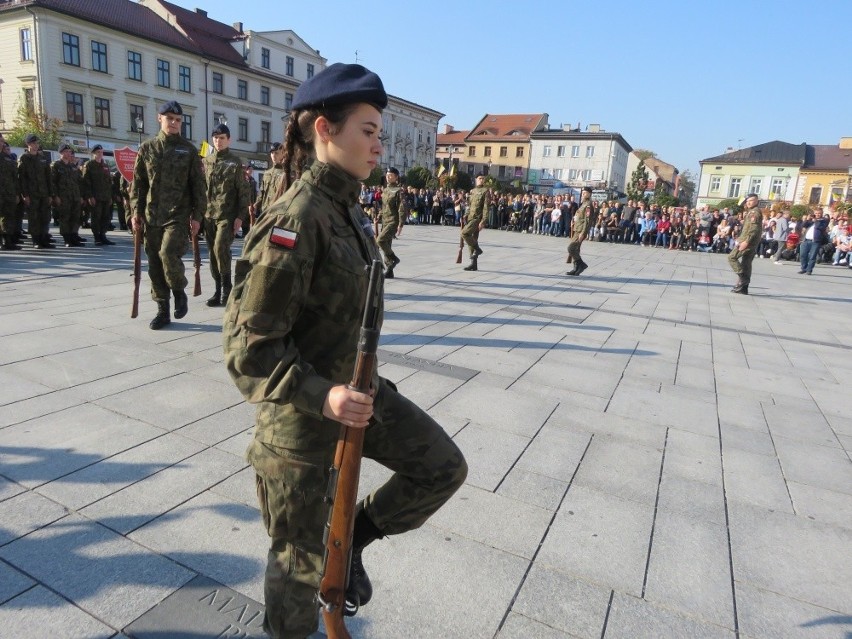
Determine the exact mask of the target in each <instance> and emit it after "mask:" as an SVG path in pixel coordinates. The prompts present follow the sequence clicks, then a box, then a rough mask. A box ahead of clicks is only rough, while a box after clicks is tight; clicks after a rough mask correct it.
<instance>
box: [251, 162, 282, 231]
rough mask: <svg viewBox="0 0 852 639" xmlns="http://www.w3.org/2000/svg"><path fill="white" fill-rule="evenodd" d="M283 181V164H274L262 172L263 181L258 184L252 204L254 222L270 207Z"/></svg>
mask: <svg viewBox="0 0 852 639" xmlns="http://www.w3.org/2000/svg"><path fill="white" fill-rule="evenodd" d="M283 181H284V165H283V164H274V165H272V167H271V168H269V169H267V170H266V171H265V172H264V174H263V180H261V182H260V192H259V193H258V194H257V200H256V201H255V203H254V205H255V208H256V209H257V214H256V215H255V220H257V219H259V218H260V216H261V215H263V214H264V213H265V212H266V211H268V210H269V208H270V207H271V206H272V203H273V202H274V201H275V200H276V198H277V196H278V188H279V187H280V186H281V182H283Z"/></svg>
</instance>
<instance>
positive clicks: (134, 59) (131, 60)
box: [127, 51, 142, 82]
mask: <svg viewBox="0 0 852 639" xmlns="http://www.w3.org/2000/svg"><path fill="white" fill-rule="evenodd" d="M127 78H128V79H129V80H139V81H140V82H141V81H142V54H141V53H136V51H128V52H127Z"/></svg>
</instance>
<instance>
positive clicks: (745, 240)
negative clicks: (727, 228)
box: [728, 193, 763, 295]
mask: <svg viewBox="0 0 852 639" xmlns="http://www.w3.org/2000/svg"><path fill="white" fill-rule="evenodd" d="M757 203H758V197H757V194H756V193H750V194H749V195H747V196H746V199H745V202H744V207H745V210H744V211H743V226H742V229H741V230H740V233H739V235H738V236H737V239H736V243H735V244H734V248H733V250H732V251H731V252H730V253H728V264H730V265H731V269H732V270H733V271H734V273H736V274H737V283H736V284H735V285H734V288H732V289H731V292H732V293H739V294H740V295H748V285H749V283H750V282H751V263H752V262H753V261H754V256H755V255H756V254H757V245H758V244H759V243H760V235H761V233H762V232H763V219H762V216H761V214H760V210H759V209H758V208H757Z"/></svg>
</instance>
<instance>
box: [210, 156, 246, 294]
mask: <svg viewBox="0 0 852 639" xmlns="http://www.w3.org/2000/svg"><path fill="white" fill-rule="evenodd" d="M203 165H204V177H205V179H206V180H207V211H206V213H205V214H204V237H205V239H206V240H207V250H208V252H209V253H210V274H211V275H212V276H213V279H214V280H215V281H216V285H217V286H219V284H220V283H221V282H222V281H223V278H226V281H227V282H228V286H229V287H230V280H231V245H232V244H233V243H234V220H236V219H237V218H239V219H241V220H242V221H243V222H245V220H246V218H247V217H248V206H249V199H250V197H251V196H250V193H249V183H248V181H247V180H246V178H245V175H244V174H243V163H242V160H240V158H239V156H237V154H236V153H234V152H233V151H231V150H230V149H225V150H224V151H216V152H215V153H212V154H211V155H208V156H207V157H206V158H204V160H203Z"/></svg>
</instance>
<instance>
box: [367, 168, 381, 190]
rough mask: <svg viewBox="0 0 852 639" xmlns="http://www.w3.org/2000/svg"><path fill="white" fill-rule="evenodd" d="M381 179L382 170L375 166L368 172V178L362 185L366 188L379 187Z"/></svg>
mask: <svg viewBox="0 0 852 639" xmlns="http://www.w3.org/2000/svg"><path fill="white" fill-rule="evenodd" d="M383 177H385V172H384V170H383V169H382V168H381V167H378V166H377V167H376V168H374V169H373V170H372V171H370V177H368V178H367V179H366V180H364V184H366V185H367V186H381V184H382V178H383Z"/></svg>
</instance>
